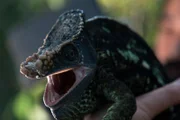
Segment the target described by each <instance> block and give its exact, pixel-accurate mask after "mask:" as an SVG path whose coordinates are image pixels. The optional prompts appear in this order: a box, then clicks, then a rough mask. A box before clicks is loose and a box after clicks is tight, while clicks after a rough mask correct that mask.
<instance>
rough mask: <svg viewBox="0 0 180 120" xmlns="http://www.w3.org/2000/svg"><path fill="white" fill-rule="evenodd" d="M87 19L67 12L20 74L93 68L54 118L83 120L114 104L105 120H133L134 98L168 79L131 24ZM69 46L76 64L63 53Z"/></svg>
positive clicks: (40, 74) (77, 12)
mask: <svg viewBox="0 0 180 120" xmlns="http://www.w3.org/2000/svg"><path fill="white" fill-rule="evenodd" d="M84 19H85V18H84V13H83V11H82V10H72V11H68V12H66V13H64V14H62V15H61V16H60V17H59V20H58V21H57V22H56V24H55V25H54V27H53V28H52V29H51V31H50V32H49V34H48V35H47V37H46V39H45V42H44V44H43V46H42V47H41V48H40V49H39V50H38V52H37V53H36V54H34V55H33V56H31V57H29V58H28V59H27V60H26V61H25V62H23V63H22V64H21V72H22V73H23V74H25V75H26V76H27V77H30V78H35V77H36V78H42V77H45V76H47V75H49V74H51V73H53V72H57V71H58V70H63V69H65V68H69V67H72V66H86V67H89V68H91V69H92V72H91V73H90V74H89V75H88V76H87V77H86V78H84V80H82V81H81V83H80V84H78V85H77V87H76V88H75V89H74V90H73V91H72V92H70V93H69V94H68V95H66V97H65V98H64V99H63V100H61V101H60V102H59V103H58V104H57V105H55V106H53V107H50V108H51V111H52V114H53V116H54V117H55V118H56V119H57V120H81V119H83V117H84V115H86V114H88V113H91V112H94V111H96V110H98V109H99V107H100V105H102V104H103V103H112V106H111V107H109V109H108V110H107V113H106V115H105V116H104V117H103V120H131V118H132V116H133V114H134V113H135V111H136V102H135V97H136V96H138V95H140V94H143V93H146V92H149V91H151V90H153V89H156V88H158V87H160V86H163V85H164V84H165V83H167V82H168V78H167V76H166V74H165V72H164V70H163V68H162V66H161V64H160V63H159V61H158V60H157V58H156V57H155V55H154V53H153V52H152V50H151V49H150V48H149V47H148V45H147V44H146V43H145V41H144V40H143V39H142V38H141V37H140V36H139V35H138V34H136V33H135V32H133V31H132V30H130V29H129V28H128V27H127V26H125V25H123V24H121V23H119V22H117V21H115V20H113V19H110V18H107V17H94V18H91V19H89V20H87V21H85V20H84ZM64 46H66V47H67V48H68V50H70V49H73V50H74V49H76V50H75V51H76V52H77V53H76V54H75V57H76V59H75V60H73V59H74V58H72V59H71V60H67V59H66V57H64V56H63V54H60V53H63V50H64V49H63V48H64ZM72 46H73V47H72ZM68 50H65V51H68ZM69 58H71V57H69ZM69 58H68V59H69ZM45 61H47V62H45Z"/></svg>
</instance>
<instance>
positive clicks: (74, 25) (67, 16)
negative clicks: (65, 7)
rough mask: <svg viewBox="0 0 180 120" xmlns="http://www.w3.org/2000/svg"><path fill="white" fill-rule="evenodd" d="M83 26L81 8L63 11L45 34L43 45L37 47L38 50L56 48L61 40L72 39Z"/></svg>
mask: <svg viewBox="0 0 180 120" xmlns="http://www.w3.org/2000/svg"><path fill="white" fill-rule="evenodd" d="M83 27H84V13H83V11H82V10H79V9H77V10H71V11H68V12H65V13H63V14H62V15H60V16H59V18H58V20H57V21H56V23H55V24H54V26H53V27H52V28H51V30H50V32H49V33H48V34H47V36H46V38H45V40H44V45H43V46H42V47H41V48H40V49H39V52H41V53H42V52H43V51H46V50H47V49H46V48H48V51H51V49H53V50H54V49H56V48H57V49H58V46H59V45H60V44H61V43H62V42H66V41H67V42H68V41H72V40H74V39H75V38H76V37H77V36H78V35H79V34H80V33H81V32H82V30H83ZM45 46H46V47H45ZM43 48H45V49H46V50H44V49H43Z"/></svg>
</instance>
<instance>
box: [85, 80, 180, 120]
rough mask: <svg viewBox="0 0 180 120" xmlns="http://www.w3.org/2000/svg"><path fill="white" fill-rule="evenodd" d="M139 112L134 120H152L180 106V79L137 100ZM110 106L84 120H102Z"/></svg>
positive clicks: (137, 111)
mask: <svg viewBox="0 0 180 120" xmlns="http://www.w3.org/2000/svg"><path fill="white" fill-rule="evenodd" d="M136 103H137V110H136V112H135V114H134V116H133V118H132V120H152V119H153V118H154V117H155V116H156V115H158V114H159V113H161V112H162V111H164V110H165V109H167V108H169V107H171V106H173V105H177V104H180V78H179V79H177V80H176V81H174V82H172V83H170V84H168V85H166V86H164V87H162V88H159V89H156V90H154V91H152V92H149V93H146V94H144V95H141V96H139V97H137V98H136ZM108 107H109V105H107V106H105V107H104V108H103V109H102V110H101V111H98V112H96V113H94V114H91V115H87V116H86V117H85V118H84V120H101V119H102V117H103V116H104V114H105V113H106V110H107V108H108Z"/></svg>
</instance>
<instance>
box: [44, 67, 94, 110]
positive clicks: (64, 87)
mask: <svg viewBox="0 0 180 120" xmlns="http://www.w3.org/2000/svg"><path fill="white" fill-rule="evenodd" d="M90 71H91V69H90V68H88V67H83V66H81V67H77V68H70V69H65V70H62V71H58V72H56V73H54V74H52V75H49V76H47V79H48V80H47V84H46V88H45V92H44V97H43V100H44V104H45V105H46V106H47V107H52V106H54V105H56V104H57V103H58V102H59V101H61V100H62V99H63V98H64V97H65V96H66V95H67V94H68V93H70V92H71V91H72V90H73V89H74V88H75V87H76V86H77V85H78V84H79V83H80V82H81V81H82V80H83V79H84V78H85V77H86V75H88V74H89V72H90Z"/></svg>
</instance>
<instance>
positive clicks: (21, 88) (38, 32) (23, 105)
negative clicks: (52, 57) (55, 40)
mask: <svg viewBox="0 0 180 120" xmlns="http://www.w3.org/2000/svg"><path fill="white" fill-rule="evenodd" d="M164 3H165V2H164V0H156V1H155V0H136V3H135V2H134V0H4V1H1V2H0V95H1V96H0V120H51V119H52V118H51V115H50V113H49V112H48V109H46V108H45V107H44V105H43V101H42V95H43V90H44V87H45V83H46V80H40V81H38V80H28V79H26V78H25V77H24V76H22V75H21V74H20V73H19V65H20V63H21V62H22V61H24V60H25V59H26V57H27V56H28V55H32V53H34V52H36V51H37V49H38V47H39V46H40V45H41V44H42V42H43V39H44V38H45V36H46V34H47V33H48V31H49V30H50V28H51V26H52V25H53V24H54V22H55V21H56V19H57V18H58V16H59V15H60V14H61V13H62V12H64V11H66V10H70V9H77V8H78V9H83V10H84V12H85V14H86V19H88V18H90V17H93V16H95V15H106V16H111V17H113V18H114V19H116V20H118V21H121V22H123V23H125V24H127V25H128V26H129V27H131V28H132V29H133V30H135V31H136V32H138V33H139V34H140V35H141V36H143V37H144V38H145V39H146V41H147V42H148V44H149V45H150V46H151V47H152V48H153V46H154V41H155V40H156V34H157V33H158V30H159V25H160V24H159V23H160V20H161V18H162V11H163V10H164V9H163V6H164V5H165V4H164Z"/></svg>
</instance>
